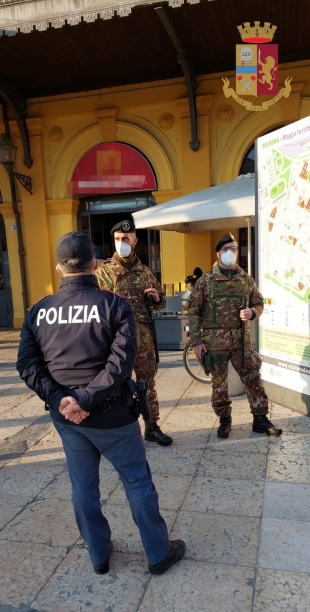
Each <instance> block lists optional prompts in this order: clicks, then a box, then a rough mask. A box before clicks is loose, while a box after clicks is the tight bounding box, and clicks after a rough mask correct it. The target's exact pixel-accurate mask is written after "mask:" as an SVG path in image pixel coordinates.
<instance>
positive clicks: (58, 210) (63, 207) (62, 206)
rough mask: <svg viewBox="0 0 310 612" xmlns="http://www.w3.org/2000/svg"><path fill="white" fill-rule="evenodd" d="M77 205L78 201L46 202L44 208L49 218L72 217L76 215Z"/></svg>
mask: <svg viewBox="0 0 310 612" xmlns="http://www.w3.org/2000/svg"><path fill="white" fill-rule="evenodd" d="M79 204H80V202H79V200H70V199H64V200H47V201H46V208H47V212H48V215H49V216H52V215H72V214H76V213H77V209H78V207H79Z"/></svg>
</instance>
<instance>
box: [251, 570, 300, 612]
mask: <svg viewBox="0 0 310 612" xmlns="http://www.w3.org/2000/svg"><path fill="white" fill-rule="evenodd" d="M269 610H270V611H271V610H272V612H284V610H285V612H309V610H310V581H309V574H301V573H295V572H289V571H288V572H282V571H274V570H270V569H268V570H264V569H259V570H258V572H257V577H256V584H255V596H254V604H253V612H267V611H269Z"/></svg>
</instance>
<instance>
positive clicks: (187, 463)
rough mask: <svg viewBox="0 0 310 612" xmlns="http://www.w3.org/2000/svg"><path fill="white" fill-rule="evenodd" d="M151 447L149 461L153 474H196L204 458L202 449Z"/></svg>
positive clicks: (148, 450)
mask: <svg viewBox="0 0 310 612" xmlns="http://www.w3.org/2000/svg"><path fill="white" fill-rule="evenodd" d="M156 446H157V448H154V447H151V446H149V447H148V449H147V453H146V456H147V460H148V462H149V464H150V467H151V471H152V474H156V473H161V474H194V473H195V471H196V469H197V466H198V464H199V461H200V459H201V456H202V452H203V451H202V449H201V450H199V449H187V448H178V446H176V447H174V446H173V445H172V446H167V447H166V448H164V447H163V448H160V449H159V448H158V445H156Z"/></svg>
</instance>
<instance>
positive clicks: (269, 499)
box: [264, 482, 310, 521]
mask: <svg viewBox="0 0 310 612" xmlns="http://www.w3.org/2000/svg"><path fill="white" fill-rule="evenodd" d="M264 517H266V518H278V519H287V520H295V521H310V484H309V485H307V484H297V483H287V482H266V484H265V490H264Z"/></svg>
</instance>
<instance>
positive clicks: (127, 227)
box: [122, 221, 130, 232]
mask: <svg viewBox="0 0 310 612" xmlns="http://www.w3.org/2000/svg"><path fill="white" fill-rule="evenodd" d="M122 230H123V232H129V230H130V223H128V221H125V222H124V223H122Z"/></svg>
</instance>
